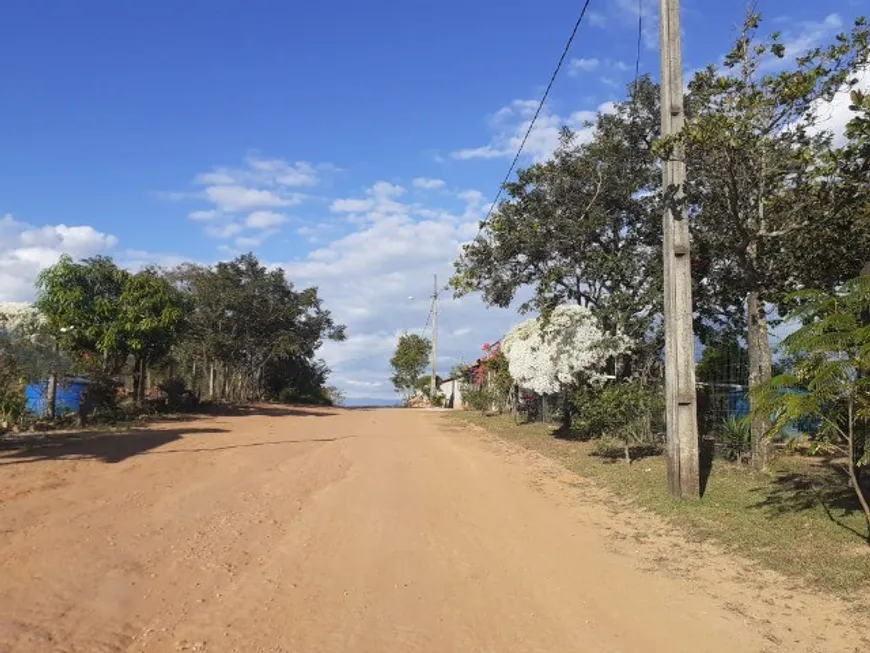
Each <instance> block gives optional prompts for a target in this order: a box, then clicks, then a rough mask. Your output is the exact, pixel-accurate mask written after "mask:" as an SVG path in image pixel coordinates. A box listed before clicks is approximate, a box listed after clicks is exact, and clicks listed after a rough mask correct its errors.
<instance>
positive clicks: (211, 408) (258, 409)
mask: <svg viewBox="0 0 870 653" xmlns="http://www.w3.org/2000/svg"><path fill="white" fill-rule="evenodd" d="M196 413H197V414H198V415H188V416H186V418H187V419H195V418H196V417H197V416H200V417H246V416H253V415H258V416H261V417H333V416H335V415H338V414H339V412H338V411H336V410H334V409H332V408H327V407H317V406H311V407H306V406H288V405H282V404H251V405H247V406H229V405H226V404H204V405H202V406H200V407H199V408H198V409H197V411H196Z"/></svg>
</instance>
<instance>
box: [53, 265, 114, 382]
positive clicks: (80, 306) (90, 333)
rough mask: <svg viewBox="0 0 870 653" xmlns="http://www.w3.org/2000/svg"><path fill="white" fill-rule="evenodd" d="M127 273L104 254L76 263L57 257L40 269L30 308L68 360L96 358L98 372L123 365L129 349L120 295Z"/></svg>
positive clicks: (111, 369)
mask: <svg viewBox="0 0 870 653" xmlns="http://www.w3.org/2000/svg"><path fill="white" fill-rule="evenodd" d="M129 277H130V273H129V272H127V271H126V270H122V269H121V268H119V267H118V266H117V265H115V263H114V261H112V259H111V258H108V257H104V256H97V257H94V258H90V259H85V260H83V261H80V262H74V261H73V260H72V258H70V257H69V256H63V257H61V259H60V261H58V262H57V263H56V264H55V265H53V266H51V267H49V268H46V269H45V270H43V271H42V273H41V274H40V275H39V278H38V280H37V286H36V289H37V300H36V308H37V309H38V310H39V312H40V313H41V314H42V315H43V316H44V317H45V320H46V325H47V328H48V329H49V331H50V332H51V335H52V336H53V337H54V338H55V339H56V340H57V342H58V344H59V345H60V348H61V349H62V350H63V351H66V352H69V353H70V354H71V355H73V357H74V358H81V357H82V356H96V357H97V359H98V360H99V361H100V363H99V365H100V367H101V369H102V370H103V371H104V372H117V371H118V370H119V369H120V368H121V367H122V366H123V365H124V363H125V362H126V359H127V354H128V353H129V347H128V343H127V340H126V335H127V334H126V329H125V324H124V320H123V319H122V316H121V294H122V292H123V290H124V285H125V283H126V282H127V280H128V278H129Z"/></svg>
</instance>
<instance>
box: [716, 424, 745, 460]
mask: <svg viewBox="0 0 870 653" xmlns="http://www.w3.org/2000/svg"><path fill="white" fill-rule="evenodd" d="M716 449H717V452H718V453H719V455H720V456H722V457H723V458H724V459H725V460H729V461H731V462H738V461H739V462H747V461H748V460H749V454H750V452H751V450H752V429H751V428H750V422H749V420H748V419H745V418H738V417H729V418H727V419H725V420H723V421H722V424H721V425H720V427H719V429H718V431H717V432H716Z"/></svg>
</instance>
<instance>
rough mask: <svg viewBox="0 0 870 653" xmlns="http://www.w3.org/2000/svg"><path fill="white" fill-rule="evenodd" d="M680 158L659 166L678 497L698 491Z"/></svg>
mask: <svg viewBox="0 0 870 653" xmlns="http://www.w3.org/2000/svg"><path fill="white" fill-rule="evenodd" d="M660 16H661V20H660V23H661V28H660V38H661V105H662V106H661V118H662V136H667V135H671V134H677V133H679V132H680V131H681V130H682V128H683V123H684V122H685V115H684V113H683V70H682V66H683V57H682V44H681V39H680V2H679V0H660ZM685 182H686V160H685V153H684V152H683V148H682V147H681V146H677V147H676V148H674V152H673V154H672V155H671V157H670V160H669V161H666V162H665V163H664V165H663V166H662V185H663V189H664V193H665V198H666V201H665V212H664V216H663V229H664V246H663V250H664V252H663V253H664V290H665V296H664V304H665V306H664V309H665V411H666V420H667V438H668V443H667V446H668V486H669V488H670V491H671V494H673V495H674V496H678V497H698V496H700V470H699V461H698V418H697V413H696V399H695V334H694V331H693V328H692V269H691V256H690V252H689V223H688V215H687V212H686V207H685V204H684V203H683V197H684V184H685Z"/></svg>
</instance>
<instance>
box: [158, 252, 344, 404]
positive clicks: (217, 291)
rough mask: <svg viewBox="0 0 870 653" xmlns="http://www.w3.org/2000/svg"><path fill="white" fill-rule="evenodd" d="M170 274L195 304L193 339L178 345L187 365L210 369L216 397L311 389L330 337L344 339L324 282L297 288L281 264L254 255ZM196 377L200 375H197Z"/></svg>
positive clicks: (212, 393) (209, 380)
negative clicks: (326, 302)
mask: <svg viewBox="0 0 870 653" xmlns="http://www.w3.org/2000/svg"><path fill="white" fill-rule="evenodd" d="M169 278H170V279H171V280H172V281H173V283H175V284H176V285H177V287H179V288H180V289H181V290H182V291H183V292H184V294H185V295H186V296H187V298H188V301H189V303H190V305H191V314H190V318H189V321H188V328H187V330H186V335H185V338H184V339H182V341H181V342H180V343H178V345H177V346H176V348H175V349H176V353H177V356H178V358H179V359H180V361H181V362H182V365H183V366H185V367H188V368H191V369H192V368H193V367H197V363H198V369H199V370H201V371H203V372H204V373H205V374H206V375H207V383H208V387H209V391H208V392H209V395H210V396H219V397H221V398H225V399H250V398H255V397H256V398H259V397H264V396H266V395H271V396H277V395H278V394H279V393H280V392H281V391H282V390H284V389H285V388H286V389H288V390H287V392H286V393H285V394H286V395H287V396H290V395H292V394H293V393H294V392H295V393H303V394H305V395H310V394H311V393H312V392H313V389H312V384H314V385H316V386H317V388H318V392H319V390H320V389H322V384H323V382H324V380H325V373H321V372H322V370H319V369H318V368H317V364H316V363H315V361H314V359H315V355H316V352H317V350H318V349H319V348H320V346H321V345H322V344H323V342H324V341H325V340H335V341H341V340H344V338H345V328H344V326H342V325H339V324H336V323H335V321H334V320H333V318H332V315H331V313H330V312H329V311H328V310H326V309H325V308H324V306H323V302H322V300H321V298H320V297H319V295H318V292H317V289H316V288H305V289H303V290H296V289H295V288H294V287H293V285H292V284H291V283H290V282H289V281H288V280H287V277H286V275H285V273H284V271H283V270H282V269H280V268H274V269H268V268H266V267H265V266H264V265H262V264H261V263H260V261H259V260H258V259H257V258H256V257H255V256H254V255H253V254H245V255H242V256H239V257H238V258H236V259H234V260H232V261H227V262H221V263H218V264H217V265H215V266H214V267H203V266H193V265H188V266H183V267H181V268H179V269H176V270H174V271H172V272H171V273H170V274H169ZM194 376H195V375H194Z"/></svg>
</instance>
